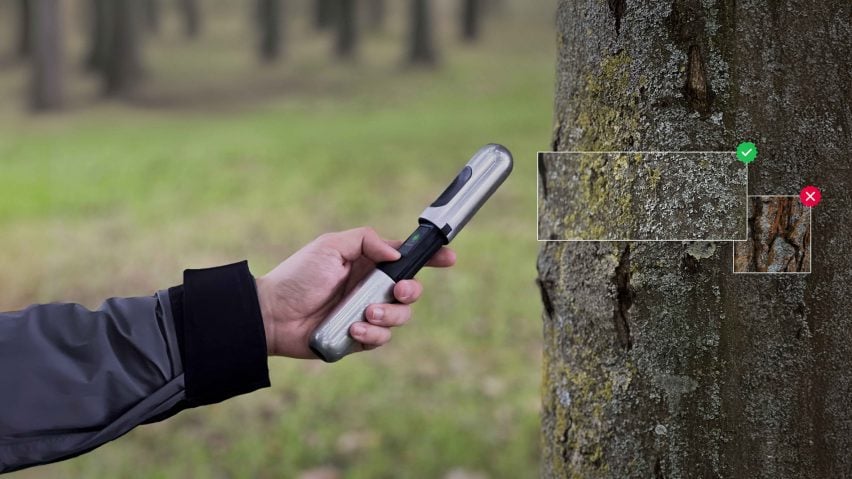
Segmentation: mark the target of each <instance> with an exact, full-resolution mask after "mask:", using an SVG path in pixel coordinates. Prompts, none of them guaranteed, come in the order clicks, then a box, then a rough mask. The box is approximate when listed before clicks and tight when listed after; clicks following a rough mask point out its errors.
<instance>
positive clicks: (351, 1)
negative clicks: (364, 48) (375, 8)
mask: <svg viewBox="0 0 852 479" xmlns="http://www.w3.org/2000/svg"><path fill="white" fill-rule="evenodd" d="M356 10H357V5H356V4H355V0H338V1H337V8H336V11H335V18H336V19H337V41H336V42H335V47H334V51H335V53H336V54H337V57H338V58H342V59H349V58H352V57H354V56H355V52H356V49H357V47H358V25H357V23H358V21H357V18H356V13H355V12H356Z"/></svg>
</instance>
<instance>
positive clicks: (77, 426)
mask: <svg viewBox="0 0 852 479" xmlns="http://www.w3.org/2000/svg"><path fill="white" fill-rule="evenodd" d="M268 385H269V375H268V371H267V366H266V339H265V337H264V333H263V324H262V319H261V316H260V310H259V306H258V304H257V293H256V290H255V287H254V278H252V276H251V274H250V273H249V271H248V266H247V264H246V263H245V262H242V263H237V264H234V265H228V266H223V267H219V268H212V269H206V270H187V271H186V272H185V273H184V284H183V285H181V286H178V287H175V288H171V289H169V290H162V291H159V292H158V293H157V294H155V295H153V296H149V297H140V298H113V299H110V300H107V301H106V302H104V304H103V305H101V307H100V308H98V309H97V310H95V311H90V310H88V309H86V308H84V307H82V306H80V305H76V304H46V305H34V306H30V307H29V308H27V309H25V310H23V311H19V312H13V313H1V314H0V472H9V471H13V470H17V469H21V468H24V467H28V466H33V465H38V464H45V463H49V462H54V461H58V460H62V459H66V458H69V457H73V456H76V455H79V454H82V453H84V452H87V451H90V450H92V449H94V448H96V447H98V446H100V445H101V444H104V443H105V442H108V441H111V440H113V439H115V438H117V437H119V436H121V435H123V434H125V433H126V432H128V431H130V430H131V429H133V428H134V427H136V426H137V425H139V424H143V423H146V422H154V421H157V420H161V419H164V418H166V417H169V416H171V415H173V414H175V413H177V412H179V411H180V410H182V409H184V408H187V407H194V406H200V405H204V404H210V403H214V402H219V401H222V400H224V399H227V398H229V397H232V396H235V395H238V394H244V393H247V392H250V391H253V390H255V389H258V388H261V387H265V386H268Z"/></svg>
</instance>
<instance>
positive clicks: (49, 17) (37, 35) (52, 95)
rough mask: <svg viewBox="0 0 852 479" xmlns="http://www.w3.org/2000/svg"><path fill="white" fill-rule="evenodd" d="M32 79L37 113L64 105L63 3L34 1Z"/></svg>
mask: <svg viewBox="0 0 852 479" xmlns="http://www.w3.org/2000/svg"><path fill="white" fill-rule="evenodd" d="M31 8H32V12H31V14H32V28H33V32H32V41H33V45H32V60H31V62H32V80H31V81H30V88H31V91H30V100H31V105H32V108H33V109H34V110H36V111H44V110H55V109H58V108H60V107H61V106H62V93H63V91H62V79H63V75H62V12H61V9H60V4H59V0H32V5H31Z"/></svg>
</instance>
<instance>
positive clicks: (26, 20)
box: [17, 0, 32, 58]
mask: <svg viewBox="0 0 852 479" xmlns="http://www.w3.org/2000/svg"><path fill="white" fill-rule="evenodd" d="M31 1H32V0H18V46H17V52H18V57H19V58H26V57H28V56H29V55H30V50H31V49H32V13H31V10H32V6H31V3H30V2H31Z"/></svg>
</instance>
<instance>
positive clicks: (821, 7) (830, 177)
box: [538, 0, 852, 479]
mask: <svg viewBox="0 0 852 479" xmlns="http://www.w3.org/2000/svg"><path fill="white" fill-rule="evenodd" d="M851 17H852V3H850V2H848V1H847V0H826V1H815V0H813V1H804V0H797V1H788V2H769V1H766V0H761V1H758V0H742V1H738V2H732V1H727V0H709V1H699V0H674V1H672V0H665V1H662V0H658V1H648V2H626V1H624V0H611V1H608V2H600V1H591V0H581V1H573V0H561V1H560V2H559V7H558V14H557V24H558V35H557V45H558V63H557V81H556V98H555V112H554V120H555V121H554V128H553V132H554V135H553V144H552V145H550V148H549V149H550V150H553V151H625V150H633V151H661V150H662V151H734V149H735V148H736V145H737V144H739V143H740V142H742V141H752V142H754V143H755V144H756V145H757V146H758V147H759V148H760V152H761V156H760V157H759V158H758V159H757V160H756V161H754V162H753V163H751V164H749V165H748V174H749V178H748V180H749V193H750V194H752V195H777V194H779V193H781V192H783V193H791V192H797V191H799V189H800V188H801V187H802V186H803V185H809V184H810V185H815V186H817V187H819V188H820V190H822V191H823V193H824V195H823V198H824V199H823V202H822V203H820V205H819V206H818V207H817V211H815V212H814V214H813V218H812V219H813V221H814V224H813V229H812V231H813V236H814V237H813V245H814V246H815V248H814V249H813V251H812V264H811V274H807V275H777V274H767V275H764V274H735V273H734V272H733V271H732V267H731V265H732V263H733V247H732V246H731V243H730V242H721V243H713V242H666V243H653V242H646V243H638V242H633V243H624V242H609V243H600V242H586V243H571V242H546V243H543V246H542V249H541V252H540V255H539V261H538V268H539V282H540V286H541V296H542V302H543V305H544V315H543V319H544V356H543V384H542V394H543V408H542V446H543V459H542V461H543V463H542V475H543V476H544V477H552V478H563V477H582V478H619V479H621V478H633V477H641V478H648V477H653V478H666V479H685V478H750V479H752V478H757V479H761V478H764V479H793V478H795V479H798V478H841V477H852V454H849V451H850V450H852V401H850V397H852V368H850V364H852V305H850V302H849V291H850V286H849V285H850V284H852V255H849V254H848V252H849V251H852V226H850V225H852V192H850V188H849V185H850V184H852V166H851V165H850V162H849V159H850V151H852V111H850V105H852V98H850V95H852V89H850V83H849V78H852V72H851V71H850V58H849V54H848V52H849V45H850V44H852V22H850V21H849V19H850V18H851ZM815 72H819V73H818V74H815ZM587 168H595V169H598V170H600V168H596V165H594V164H591V165H587ZM545 173H547V172H545ZM580 176H581V175H552V176H548V181H550V182H551V183H550V185H552V186H554V188H556V187H559V188H572V187H575V188H580V187H581V185H579V184H577V182H579V181H581V179H580ZM635 181H637V182H641V181H643V180H641V179H636V180H635ZM683 181H685V182H688V183H691V184H694V183H700V182H702V181H705V178H703V177H702V174H701V173H700V172H695V173H694V175H692V176H689V177H687V178H686V179H684V180H683ZM647 186H648V187H647V189H643V188H642V186H641V184H640V185H637V187H635V188H634V189H633V194H634V195H638V198H634V200H635V201H643V200H644V198H642V195H645V194H652V192H651V189H650V185H647ZM686 186H690V185H686ZM554 191H555V189H554ZM594 200H595V198H594V191H591V192H590V201H594ZM583 207H586V205H583V204H578V205H575V206H570V207H569V206H567V205H566V206H564V207H563V211H561V212H560V214H562V215H563V217H568V216H569V215H571V214H572V213H573V211H571V210H570V208H583Z"/></svg>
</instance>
